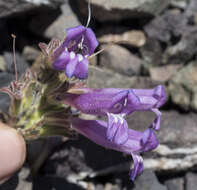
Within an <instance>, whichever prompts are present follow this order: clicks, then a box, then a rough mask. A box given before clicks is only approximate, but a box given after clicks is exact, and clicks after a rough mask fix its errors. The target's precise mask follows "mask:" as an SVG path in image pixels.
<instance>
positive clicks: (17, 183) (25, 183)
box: [0, 167, 33, 190]
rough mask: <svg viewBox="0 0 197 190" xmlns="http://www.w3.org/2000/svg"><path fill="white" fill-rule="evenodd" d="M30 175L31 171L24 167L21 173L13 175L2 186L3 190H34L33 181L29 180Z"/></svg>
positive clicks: (0, 187) (0, 186)
mask: <svg viewBox="0 0 197 190" xmlns="http://www.w3.org/2000/svg"><path fill="white" fill-rule="evenodd" d="M29 175H30V169H29V168H28V167H23V168H22V169H21V170H20V171H19V172H17V173H16V174H15V175H13V176H12V177H11V178H10V179H9V180H8V181H6V182H4V183H3V184H1V185H0V189H2V190H12V189H14V190H22V189H25V190H32V188H33V184H32V180H30V179H28V177H29Z"/></svg>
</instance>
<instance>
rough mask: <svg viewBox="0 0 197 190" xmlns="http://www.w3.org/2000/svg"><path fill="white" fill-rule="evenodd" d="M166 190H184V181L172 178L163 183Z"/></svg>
mask: <svg viewBox="0 0 197 190" xmlns="http://www.w3.org/2000/svg"><path fill="white" fill-rule="evenodd" d="M165 185H166V186H167V189H168V190H184V179H183V178H174V179H169V180H167V181H165Z"/></svg>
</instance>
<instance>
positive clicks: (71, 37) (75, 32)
mask: <svg viewBox="0 0 197 190" xmlns="http://www.w3.org/2000/svg"><path fill="white" fill-rule="evenodd" d="M85 31H86V28H85V27H84V26H81V25H80V26H76V27H73V28H68V29H66V40H65V41H64V42H63V47H64V48H65V47H67V48H68V49H69V51H74V50H75V49H76V48H77V46H78V43H79V42H80V41H81V39H82V36H83V35H84V33H85Z"/></svg>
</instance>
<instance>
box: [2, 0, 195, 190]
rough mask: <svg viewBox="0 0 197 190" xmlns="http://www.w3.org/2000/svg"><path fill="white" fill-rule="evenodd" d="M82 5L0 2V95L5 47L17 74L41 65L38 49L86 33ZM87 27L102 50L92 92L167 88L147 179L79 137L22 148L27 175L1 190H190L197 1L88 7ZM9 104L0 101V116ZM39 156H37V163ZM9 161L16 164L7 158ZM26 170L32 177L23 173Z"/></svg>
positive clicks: (123, 159) (140, 120) (105, 1)
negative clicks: (78, 30)
mask: <svg viewBox="0 0 197 190" xmlns="http://www.w3.org/2000/svg"><path fill="white" fill-rule="evenodd" d="M87 3H88V1H87V0H70V1H69V0H9V1H8V0H1V1H0V87H3V86H6V85H7V84H9V82H10V81H12V80H13V79H14V67H13V59H12V55H13V54H12V38H11V34H15V35H16V36H17V38H16V59H17V65H18V70H19V74H22V73H23V72H24V71H25V69H26V68H27V67H31V65H32V63H33V62H34V61H35V59H36V58H37V57H38V56H39V54H40V50H39V48H38V42H40V41H42V42H49V41H50V39H51V38H53V37H57V38H59V39H63V38H64V36H65V29H66V28H68V27H73V26H76V25H80V24H83V25H85V24H86V20H87V16H88V11H87V9H88V4H87ZM91 9H92V19H91V23H90V27H92V28H93V30H94V31H95V33H96V36H97V37H98V40H99V42H100V46H99V47H98V49H97V50H100V49H104V51H103V52H102V53H100V54H99V55H98V56H97V57H95V58H93V59H92V60H91V64H92V66H91V67H90V69H89V79H88V83H89V86H90V87H94V88H100V87H102V88H103V87H121V88H152V87H154V86H155V85H157V84H163V85H165V87H166V92H167V95H168V100H167V103H166V105H165V106H164V107H163V110H162V113H163V117H162V126H161V130H160V131H159V133H158V139H159V141H160V146H159V147H158V148H157V149H156V150H155V151H154V152H153V153H148V154H145V155H144V164H145V169H146V170H145V171H144V173H143V174H142V175H141V176H139V177H138V178H137V180H136V181H135V182H134V183H133V182H131V181H130V180H129V174H128V172H129V168H130V161H131V156H126V155H122V154H121V153H119V152H115V151H111V150H105V149H104V148H102V147H99V146H97V145H95V144H94V143H92V142H90V141H88V140H86V139H85V138H83V137H81V136H79V137H77V138H76V139H74V140H72V141H66V140H65V139H62V138H57V137H54V138H49V139H41V140H37V141H34V142H30V143H29V144H28V157H27V162H26V163H25V165H24V167H23V168H22V169H21V170H20V171H19V172H18V173H16V174H15V175H14V176H13V177H12V178H11V179H10V180H8V181H7V182H6V183H4V184H2V185H0V190H45V189H46V190H63V189H67V190H78V189H80V190H81V189H88V190H120V189H124V190H127V189H132V190H196V189H197V167H196V166H197V56H196V55H197V1H196V0H92V5H91ZM8 106H9V98H8V96H6V95H3V94H1V95H0V110H1V112H5V111H7V110H8ZM153 117H154V116H153V114H151V113H135V114H134V115H131V116H130V117H129V118H128V122H129V127H131V128H134V129H140V130H143V129H144V128H146V127H147V126H149V125H150V123H151V122H152V120H153ZM38 155H39V156H38ZM13 159H14V158H13ZM30 169H32V171H30Z"/></svg>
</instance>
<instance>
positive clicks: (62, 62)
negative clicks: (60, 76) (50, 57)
mask: <svg viewBox="0 0 197 190" xmlns="http://www.w3.org/2000/svg"><path fill="white" fill-rule="evenodd" d="M69 60H70V56H69V53H68V52H66V51H64V52H63V53H62V54H61V55H60V56H59V57H58V59H56V60H55V61H54V62H53V68H54V69H56V70H58V71H61V70H64V69H65V67H66V64H67V63H68V62H69Z"/></svg>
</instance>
